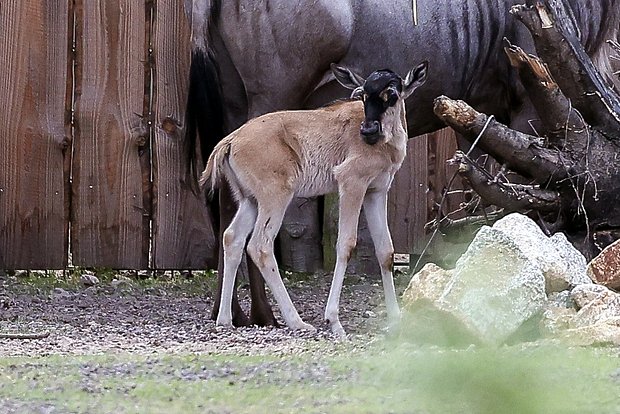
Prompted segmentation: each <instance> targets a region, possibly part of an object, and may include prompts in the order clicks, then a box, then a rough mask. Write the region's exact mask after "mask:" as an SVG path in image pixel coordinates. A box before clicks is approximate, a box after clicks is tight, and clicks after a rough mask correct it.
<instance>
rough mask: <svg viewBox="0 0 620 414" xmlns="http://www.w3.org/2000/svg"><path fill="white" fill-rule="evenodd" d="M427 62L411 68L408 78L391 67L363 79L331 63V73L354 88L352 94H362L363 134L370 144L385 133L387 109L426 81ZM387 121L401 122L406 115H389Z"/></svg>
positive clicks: (339, 80)
mask: <svg viewBox="0 0 620 414" xmlns="http://www.w3.org/2000/svg"><path fill="white" fill-rule="evenodd" d="M427 67H428V63H427V62H423V63H421V64H420V65H418V66H416V67H415V68H414V69H412V70H411V71H409V73H408V74H407V77H406V78H405V80H403V79H402V78H401V77H400V76H398V75H397V74H396V73H394V72H392V71H391V70H388V69H383V70H378V71H376V72H373V73H371V74H370V76H368V79H365V80H364V78H362V77H361V76H359V75H357V74H356V73H355V72H352V71H351V70H350V69H348V68H346V67H343V66H338V65H335V64H332V72H333V73H334V76H336V80H338V82H340V84H341V85H342V86H344V87H345V88H348V89H353V93H352V94H351V97H361V98H362V100H363V101H364V122H362V125H361V127H360V134H361V136H362V138H363V139H364V141H365V142H366V143H367V144H370V145H374V144H376V143H377V142H379V141H380V140H381V139H382V138H383V137H384V136H385V135H384V121H385V120H386V119H385V114H386V112H387V111H388V110H389V109H390V108H392V107H394V106H396V105H397V104H398V103H399V102H402V101H404V100H405V99H407V98H408V97H409V95H411V93H412V92H413V91H414V90H415V89H416V88H417V87H418V86H420V85H422V84H423V83H424V82H425V81H426V69H427ZM388 119H389V121H388V122H402V119H403V117H401V116H398V117H392V118H389V117H388Z"/></svg>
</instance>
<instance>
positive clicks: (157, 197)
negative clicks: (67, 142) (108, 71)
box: [153, 1, 217, 269]
mask: <svg viewBox="0 0 620 414" xmlns="http://www.w3.org/2000/svg"><path fill="white" fill-rule="evenodd" d="M153 30H154V32H153V54H154V62H155V77H154V91H155V96H154V101H153V112H154V126H155V130H154V141H153V187H154V193H153V207H154V212H153V214H154V216H153V265H154V267H156V268H163V269H166V268H168V269H204V268H206V267H208V266H214V265H215V264H216V262H217V258H214V257H211V256H210V253H211V252H212V251H213V249H212V246H213V244H214V243H215V236H214V232H213V228H212V226H211V217H210V212H209V210H208V209H207V207H206V204H205V198H204V195H203V194H201V195H199V196H197V195H195V194H193V193H192V191H191V189H190V187H189V185H187V183H186V182H185V180H184V174H185V171H186V167H187V164H186V162H187V160H186V159H185V157H184V156H183V134H184V125H185V115H184V114H185V103H186V100H187V88H188V78H189V63H190V45H189V24H188V22H187V20H186V19H185V15H184V12H183V2H181V1H159V2H156V9H155V20H154V25H153Z"/></svg>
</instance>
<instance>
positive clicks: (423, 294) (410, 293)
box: [403, 263, 452, 308]
mask: <svg viewBox="0 0 620 414" xmlns="http://www.w3.org/2000/svg"><path fill="white" fill-rule="evenodd" d="M451 277H452V271H450V270H444V269H442V268H441V267H439V266H437V265H436V264H434V263H427V264H426V265H424V267H423V268H422V269H420V271H419V272H418V273H416V274H415V275H413V277H412V278H411V281H410V282H409V285H408V286H407V289H405V292H404V293H403V307H405V308H409V307H411V306H414V304H415V303H416V302H417V301H419V300H421V299H427V300H429V301H436V300H437V299H439V298H440V297H441V295H442V294H443V291H444V290H445V288H446V285H447V283H448V282H449V281H450V279H451Z"/></svg>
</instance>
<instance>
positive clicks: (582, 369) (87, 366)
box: [0, 342, 620, 414]
mask: <svg viewBox="0 0 620 414" xmlns="http://www.w3.org/2000/svg"><path fill="white" fill-rule="evenodd" d="M390 347H393V348H394V349H392V350H386V349H388V348H390ZM381 348H382V349H379V348H375V349H373V350H371V351H368V352H366V353H364V354H354V355H352V356H348V355H345V354H341V355H337V356H327V355H319V356H317V355H316V354H315V355H307V356H295V357H286V358H283V357H275V356H274V357H247V356H245V357H232V356H221V355H157V356H136V355H127V354H121V355H104V356H79V357H69V356H63V357H61V356H51V357H44V358H1V359H0V406H2V405H4V403H7V402H9V403H12V404H13V405H15V404H17V403H19V404H20V405H18V406H20V407H26V408H24V410H23V411H22V412H30V411H34V410H32V407H37V406H41V405H49V404H51V405H53V406H54V407H56V408H57V409H58V410H60V411H61V412H64V411H71V412H88V413H111V412H114V413H143V412H144V413H146V412H148V413H176V412H179V413H204V412H215V413H228V412H231V413H287V412H291V413H296V412H304V413H306V412H308V413H313V412H316V413H320V412H327V413H384V412H385V413H388V412H392V413H416V412H420V413H498V414H499V413H618V412H620V400H618V398H617V396H618V395H620V362H619V360H618V358H617V356H618V355H617V354H618V350H617V349H609V348H563V347H557V346H540V347H531V348H521V347H505V348H500V349H482V348H475V349H468V350H447V349H441V348H419V347H414V346H411V345H407V344H398V343H390V342H387V343H382V344H381Z"/></svg>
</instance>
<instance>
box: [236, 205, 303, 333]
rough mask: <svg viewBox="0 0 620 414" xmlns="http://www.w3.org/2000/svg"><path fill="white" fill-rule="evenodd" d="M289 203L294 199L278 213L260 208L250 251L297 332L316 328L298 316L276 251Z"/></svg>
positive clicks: (248, 249) (285, 315) (287, 322)
mask: <svg viewBox="0 0 620 414" xmlns="http://www.w3.org/2000/svg"><path fill="white" fill-rule="evenodd" d="M289 202H290V198H289V199H288V200H287V202H286V203H283V205H284V208H282V209H278V210H277V211H276V209H272V210H270V211H267V210H266V209H264V208H261V207H260V205H259V208H258V218H257V219H256V224H255V225H254V231H253V232H252V237H250V241H249V242H248V248H247V251H248V254H249V255H250V257H251V258H252V260H253V261H254V264H256V266H257V267H258V269H259V270H260V272H261V274H262V275H263V278H264V279H265V282H266V283H267V286H269V289H270V290H271V293H272V294H273V296H274V297H275V299H276V302H278V306H279V307H280V311H281V312H282V317H283V318H284V321H285V322H286V325H287V326H288V327H289V328H291V329H294V330H299V329H305V330H314V327H313V326H312V325H309V324H307V323H305V322H303V321H302V320H301V317H300V316H299V314H298V313H297V310H296V309H295V306H294V305H293V302H292V301H291V298H290V296H289V295H288V292H287V291H286V287H285V286H284V283H283V282H282V277H281V276H280V271H279V269H278V264H277V262H276V257H275V255H274V252H273V244H274V239H275V237H276V235H277V234H278V230H280V226H281V225H282V219H283V217H284V212H285V211H286V206H287V205H288V203H289Z"/></svg>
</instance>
